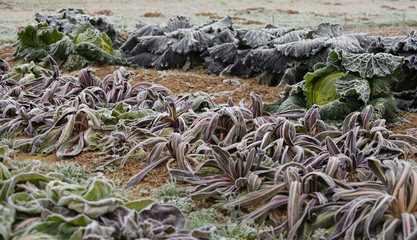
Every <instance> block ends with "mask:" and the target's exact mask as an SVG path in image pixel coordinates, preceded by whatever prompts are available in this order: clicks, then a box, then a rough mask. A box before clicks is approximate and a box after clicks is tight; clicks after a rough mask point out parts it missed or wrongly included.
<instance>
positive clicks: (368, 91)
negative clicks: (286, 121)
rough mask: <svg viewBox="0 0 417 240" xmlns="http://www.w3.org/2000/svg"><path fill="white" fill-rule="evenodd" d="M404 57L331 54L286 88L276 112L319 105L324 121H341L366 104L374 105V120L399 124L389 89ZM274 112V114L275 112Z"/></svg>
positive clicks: (383, 54) (384, 54)
mask: <svg viewBox="0 0 417 240" xmlns="http://www.w3.org/2000/svg"><path fill="white" fill-rule="evenodd" d="M402 63H403V58H401V57H397V56H393V55H390V54H386V53H378V54H369V53H364V54H351V53H347V52H345V51H342V50H340V51H332V52H331V53H330V54H329V57H328V59H327V63H326V64H317V65H316V66H315V71H314V72H312V73H308V74H306V75H305V77H304V79H305V80H304V81H303V82H301V83H299V84H297V85H295V86H292V87H291V88H287V89H286V91H285V96H286V97H287V99H286V100H285V101H283V102H277V105H279V107H277V108H275V109H274V110H275V111H276V112H280V111H283V110H284V109H293V108H310V107H312V106H313V105H314V104H317V105H319V106H320V116H321V119H323V120H340V119H341V118H343V117H344V116H346V115H347V114H349V113H351V112H353V111H356V110H359V109H361V108H362V107H363V106H365V105H367V104H371V105H373V106H374V108H375V110H376V116H375V117H377V118H385V119H386V120H387V121H388V122H395V121H398V117H397V116H396V113H397V112H398V110H397V107H396V104H395V100H394V97H393V95H392V94H391V93H390V86H391V84H392V83H394V82H395V81H396V80H397V74H398V73H399V72H400V71H401V66H402ZM275 111H274V112H273V113H275Z"/></svg>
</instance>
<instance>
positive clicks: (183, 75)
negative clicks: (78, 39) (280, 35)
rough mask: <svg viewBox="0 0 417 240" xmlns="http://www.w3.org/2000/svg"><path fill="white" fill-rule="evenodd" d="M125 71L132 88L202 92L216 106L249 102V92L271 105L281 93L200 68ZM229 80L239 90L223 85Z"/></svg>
mask: <svg viewBox="0 0 417 240" xmlns="http://www.w3.org/2000/svg"><path fill="white" fill-rule="evenodd" d="M92 69H93V74H94V75H96V76H98V77H99V78H101V79H102V78H104V77H105V76H107V75H108V74H110V73H112V72H113V71H115V70H117V69H118V67H115V66H94V67H93V68H92ZM128 69H129V70H131V71H133V72H134V73H135V74H136V76H135V77H134V78H133V80H132V82H131V84H132V85H134V84H136V83H139V82H151V83H155V84H160V85H163V86H165V87H167V88H168V89H170V90H171V92H172V93H173V94H174V95H177V96H178V95H179V94H184V93H189V92H199V91H202V92H205V93H208V94H212V95H213V96H212V99H213V101H214V102H216V103H218V104H221V103H226V102H227V99H228V98H229V97H231V98H232V99H233V100H234V101H235V103H238V102H239V101H240V100H241V99H246V101H249V97H250V93H251V92H254V93H257V94H259V95H261V96H262V99H263V100H264V101H265V102H272V101H274V100H276V99H277V98H278V95H279V93H280V92H281V89H280V88H278V87H271V86H265V85H260V84H258V83H257V82H256V80H255V79H254V78H250V79H240V78H236V77H232V76H228V77H220V76H216V75H209V74H206V73H204V72H203V70H202V69H201V68H196V69H192V70H191V71H188V72H185V71H183V70H170V71H157V70H154V69H133V68H128ZM230 78H234V79H239V80H240V86H232V85H230V84H228V83H223V80H225V79H230Z"/></svg>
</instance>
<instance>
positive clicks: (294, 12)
mask: <svg viewBox="0 0 417 240" xmlns="http://www.w3.org/2000/svg"><path fill="white" fill-rule="evenodd" d="M277 12H280V13H286V14H299V13H300V12H299V11H294V10H291V9H289V10H282V9H277Z"/></svg>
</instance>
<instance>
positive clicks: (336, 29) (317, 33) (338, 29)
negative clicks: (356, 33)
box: [308, 23, 344, 38]
mask: <svg viewBox="0 0 417 240" xmlns="http://www.w3.org/2000/svg"><path fill="white" fill-rule="evenodd" d="M308 35H309V37H311V38H322V37H324V38H333V37H340V36H342V35H344V32H343V28H342V26H340V25H339V24H331V23H320V24H319V25H318V26H317V27H315V28H314V29H313V30H312V31H311V32H309V33H308Z"/></svg>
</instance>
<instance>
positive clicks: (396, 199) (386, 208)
mask: <svg viewBox="0 0 417 240" xmlns="http://www.w3.org/2000/svg"><path fill="white" fill-rule="evenodd" d="M368 166H369V168H370V169H371V170H372V172H373V174H374V176H375V180H376V181H373V182H361V183H356V184H353V183H352V184H349V183H348V184H347V186H348V188H341V187H339V188H336V189H335V194H334V196H333V201H334V202H332V203H330V204H328V205H326V206H323V207H321V208H318V209H315V210H313V211H312V212H313V214H314V215H316V216H317V221H316V222H315V223H313V225H312V230H313V231H314V230H316V229H317V228H318V227H321V228H326V229H327V228H329V227H331V228H332V229H331V231H330V234H329V236H328V239H338V238H340V237H344V238H355V237H359V236H362V237H364V238H384V239H396V238H402V239H413V238H414V237H415V236H416V234H417V230H416V224H415V222H416V219H415V212H416V206H417V205H416V200H415V197H414V196H415V194H416V190H415V189H414V181H415V180H416V176H417V173H416V170H415V169H414V168H413V167H411V166H410V164H409V163H408V162H406V161H398V160H395V161H392V160H385V161H381V160H379V159H376V158H369V159H368ZM336 206H337V210H336V211H331V209H333V207H336ZM329 210H330V211H329ZM319 219H321V220H319Z"/></svg>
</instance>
